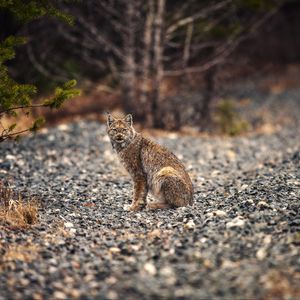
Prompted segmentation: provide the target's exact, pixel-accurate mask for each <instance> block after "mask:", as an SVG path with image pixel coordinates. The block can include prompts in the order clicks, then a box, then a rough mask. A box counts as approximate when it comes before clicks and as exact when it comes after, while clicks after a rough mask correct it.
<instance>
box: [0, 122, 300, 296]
mask: <svg viewBox="0 0 300 300" xmlns="http://www.w3.org/2000/svg"><path fill="white" fill-rule="evenodd" d="M299 137H300V132H299V129H297V128H294V129H293V128H290V129H288V128H286V129H282V130H281V131H280V132H277V133H273V134H269V135H263V134H255V135H250V136H244V137H236V138H221V137H207V138H205V137H188V136H186V137H184V136H180V137H179V136H177V135H175V134H170V135H168V136H167V137H162V138H159V142H160V143H161V144H164V145H165V146H167V147H168V148H170V149H171V150H172V151H173V152H174V153H175V154H176V155H178V156H179V157H180V158H181V159H182V160H183V161H184V163H185V165H186V166H187V168H188V171H189V173H190V174H191V177H192V180H193V182H194V185H195V195H194V201H195V203H194V205H193V206H192V207H187V208H179V209H176V210H163V211H162V210H161V211H155V212H148V211H141V212H138V213H132V212H127V211H124V210H123V207H124V205H125V204H128V203H129V202H130V195H131V181H130V179H129V177H128V175H127V174H126V172H125V171H124V170H123V169H122V167H121V166H120V164H119V163H118V161H117V159H116V156H115V155H114V153H113V151H112V149H111V147H110V144H109V142H108V138H107V136H106V134H105V127H104V126H103V125H100V124H98V123H95V122H79V123H75V124H70V125H61V126H59V127H56V128H53V129H50V130H48V131H47V132H45V133H40V134H38V135H36V136H35V137H34V138H25V139H23V140H22V141H21V142H20V143H18V144H17V145H13V144H11V143H2V144H1V145H0V153H1V156H0V157H1V160H0V162H1V163H0V178H6V179H7V178H8V177H9V178H10V180H11V182H12V183H13V187H14V188H15V189H16V190H19V191H24V193H27V194H30V195H31V196H35V197H37V198H38V199H39V200H40V201H41V203H42V208H41V209H40V221H39V223H38V224H37V225H34V226H32V227H31V228H29V229H27V230H22V229H20V230H11V229H9V228H7V227H6V226H5V224H2V225H1V224H0V238H1V242H0V272H1V273H0V299H32V298H34V299H44V298H48V299H69V298H80V299H92V298H97V299H155V298H177V299H204V298H205V299H207V298H209V299H212V298H213V299H254V298H255V299H270V298H272V299H275V298H277V299H279V298H280V299H283V298H284V299H300V285H299V282H300V252H299V247H300V169H299V166H300V152H299V149H300V138H299Z"/></svg>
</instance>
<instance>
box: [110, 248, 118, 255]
mask: <svg viewBox="0 0 300 300" xmlns="http://www.w3.org/2000/svg"><path fill="white" fill-rule="evenodd" d="M109 252H110V253H114V254H118V253H120V252H121V249H120V248H118V247H111V248H109Z"/></svg>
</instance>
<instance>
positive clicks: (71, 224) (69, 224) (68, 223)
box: [64, 222, 74, 228]
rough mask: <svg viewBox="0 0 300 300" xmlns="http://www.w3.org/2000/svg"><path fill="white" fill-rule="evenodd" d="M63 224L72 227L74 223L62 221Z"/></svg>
mask: <svg viewBox="0 0 300 300" xmlns="http://www.w3.org/2000/svg"><path fill="white" fill-rule="evenodd" d="M64 226H65V227H66V228H72V227H74V224H73V223H71V222H65V223H64Z"/></svg>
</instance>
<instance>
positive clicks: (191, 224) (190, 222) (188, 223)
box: [184, 220, 196, 229]
mask: <svg viewBox="0 0 300 300" xmlns="http://www.w3.org/2000/svg"><path fill="white" fill-rule="evenodd" d="M195 227H196V224H195V223H194V221H193V220H189V221H188V222H187V223H186V224H184V228H186V229H194V228H195Z"/></svg>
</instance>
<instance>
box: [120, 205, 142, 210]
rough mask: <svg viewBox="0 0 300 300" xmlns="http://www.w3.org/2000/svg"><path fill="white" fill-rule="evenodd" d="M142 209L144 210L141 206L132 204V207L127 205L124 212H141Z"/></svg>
mask: <svg viewBox="0 0 300 300" xmlns="http://www.w3.org/2000/svg"><path fill="white" fill-rule="evenodd" d="M141 209H142V207H141V206H139V205H133V204H131V205H130V204H125V205H124V210H126V211H139V210H141Z"/></svg>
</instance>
